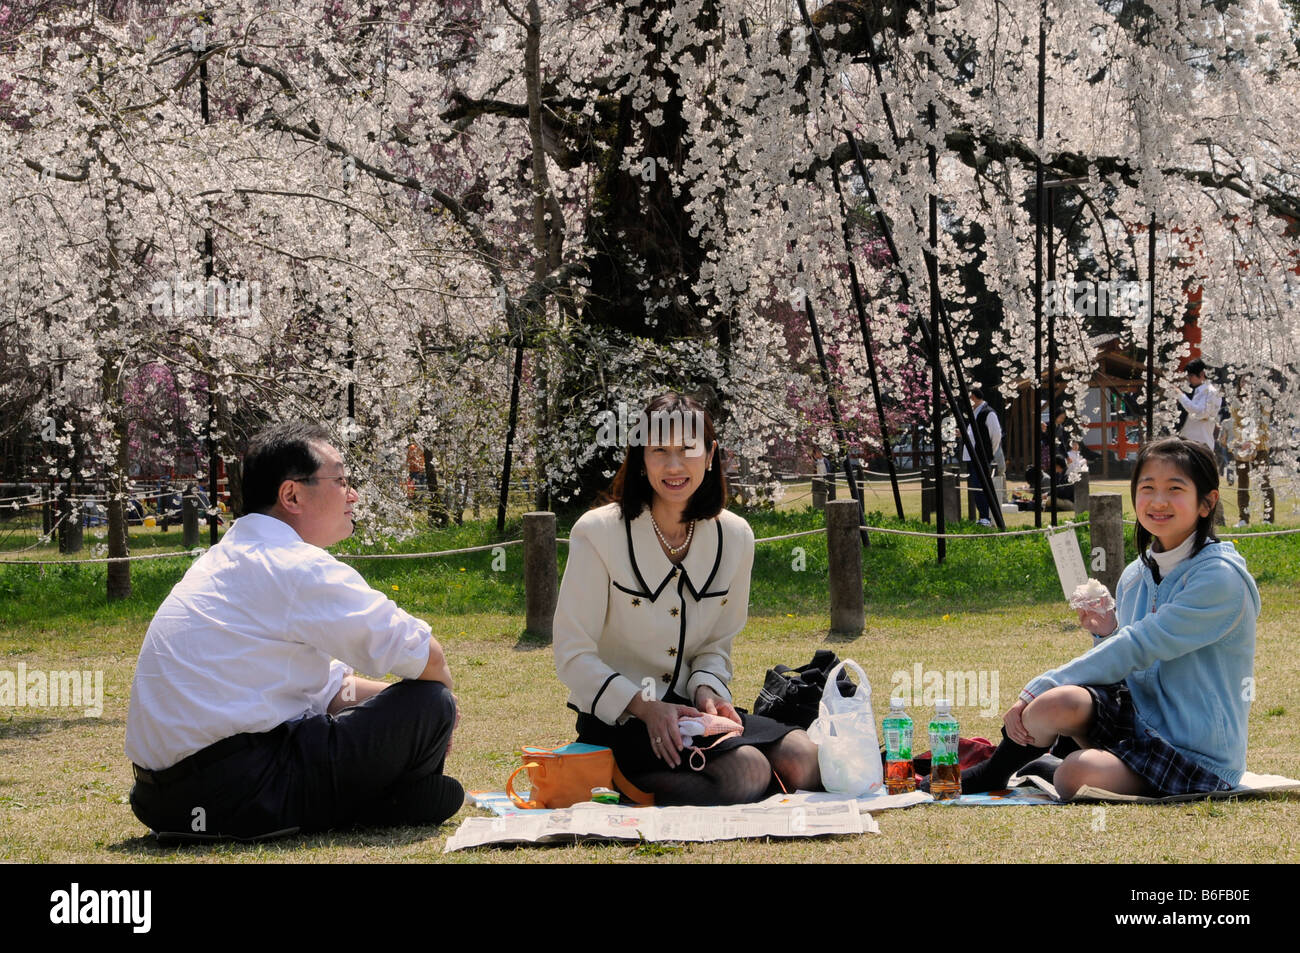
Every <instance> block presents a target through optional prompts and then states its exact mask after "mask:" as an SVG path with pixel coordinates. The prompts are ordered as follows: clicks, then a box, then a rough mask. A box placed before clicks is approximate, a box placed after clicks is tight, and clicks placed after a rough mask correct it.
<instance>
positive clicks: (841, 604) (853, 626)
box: [826, 500, 865, 635]
mask: <svg viewBox="0 0 1300 953" xmlns="http://www.w3.org/2000/svg"><path fill="white" fill-rule="evenodd" d="M826 552H827V555H828V556H829V558H830V566H829V574H828V575H829V580H828V582H829V585H830V599H831V632H832V633H833V634H836V635H861V634H862V627H863V623H864V620H865V614H864V611H863V603H862V536H861V535H860V532H859V530H858V503H857V501H856V500H831V501H828V502H827V504H826Z"/></svg>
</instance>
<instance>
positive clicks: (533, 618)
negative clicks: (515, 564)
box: [524, 513, 560, 642]
mask: <svg viewBox="0 0 1300 953" xmlns="http://www.w3.org/2000/svg"><path fill="white" fill-rule="evenodd" d="M524 595H525V602H526V604H527V607H528V608H527V622H526V623H525V626H526V629H527V631H528V632H529V633H530V634H532V635H534V636H537V637H539V638H544V639H546V640H547V641H548V642H549V641H550V640H551V635H552V630H553V628H554V625H555V605H556V602H557V601H558V600H559V595H560V581H559V564H558V562H557V559H556V551H555V514H554V513H525V514H524Z"/></svg>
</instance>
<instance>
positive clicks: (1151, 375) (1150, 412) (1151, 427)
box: [1145, 212, 1156, 443]
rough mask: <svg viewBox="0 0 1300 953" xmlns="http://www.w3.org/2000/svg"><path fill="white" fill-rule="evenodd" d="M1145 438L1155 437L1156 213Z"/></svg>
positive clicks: (1150, 236)
mask: <svg viewBox="0 0 1300 953" xmlns="http://www.w3.org/2000/svg"><path fill="white" fill-rule="evenodd" d="M1147 286H1148V287H1147V310H1148V316H1147V438H1146V440H1145V442H1146V443H1150V442H1151V441H1152V440H1154V439H1155V412H1156V213H1155V212H1152V213H1151V227H1150V229H1149V230H1148V233H1147Z"/></svg>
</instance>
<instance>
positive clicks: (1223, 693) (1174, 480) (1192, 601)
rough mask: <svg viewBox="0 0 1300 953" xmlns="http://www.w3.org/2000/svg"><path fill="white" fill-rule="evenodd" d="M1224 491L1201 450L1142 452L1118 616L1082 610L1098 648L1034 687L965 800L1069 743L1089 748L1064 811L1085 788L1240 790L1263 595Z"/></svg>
mask: <svg viewBox="0 0 1300 953" xmlns="http://www.w3.org/2000/svg"><path fill="white" fill-rule="evenodd" d="M1218 487H1219V472H1218V468H1217V467H1216V466H1215V462H1214V457H1213V455H1212V454H1211V453H1210V451H1209V450H1207V449H1206V448H1205V447H1203V446H1201V445H1200V444H1198V443H1193V442H1191V441H1187V440H1183V439H1182V438H1179V437H1170V438H1167V439H1164V440H1158V441H1156V442H1154V443H1151V444H1148V445H1147V446H1146V447H1144V448H1143V449H1142V451H1141V452H1140V453H1139V454H1138V459H1137V465H1136V467H1135V468H1134V471H1133V482H1132V495H1133V505H1134V507H1135V508H1136V510H1137V521H1138V529H1137V533H1136V541H1137V548H1138V554H1139V555H1138V558H1137V559H1136V560H1134V561H1133V562H1132V563H1130V564H1129V565H1128V567H1127V568H1126V569H1125V570H1124V573H1123V575H1122V576H1121V577H1120V580H1119V585H1118V586H1117V587H1116V593H1115V596H1116V606H1115V609H1113V610H1111V611H1109V612H1106V613H1104V614H1103V613H1098V612H1090V611H1088V610H1084V609H1080V610H1079V622H1080V624H1081V625H1082V626H1083V627H1084V628H1086V629H1088V630H1089V631H1090V632H1092V633H1093V647H1092V649H1091V650H1090V651H1088V652H1086V653H1085V654H1083V655H1081V656H1079V657H1078V658H1076V659H1074V660H1073V661H1071V662H1067V663H1066V664H1065V665H1062V666H1061V667H1060V668H1056V669H1052V670H1051V671H1048V672H1044V673H1043V674H1042V675H1039V676H1038V677H1037V678H1035V679H1033V680H1032V681H1031V682H1030V683H1029V684H1028V685H1026V686H1025V688H1024V690H1023V691H1022V692H1021V693H1020V699H1019V700H1018V701H1017V702H1016V704H1015V705H1013V706H1012V707H1011V708H1010V710H1008V711H1007V713H1006V715H1005V716H1003V721H1004V723H1005V728H1004V729H1003V734H1004V736H1005V740H1004V741H1003V742H1002V744H1001V745H999V747H998V750H997V752H995V754H994V757H993V759H991V760H990V761H988V762H985V764H983V765H979V766H977V767H976V768H973V769H971V770H970V772H968V774H969V781H970V784H969V785H968V783H967V782H968V777H967V776H966V775H964V776H963V778H962V790H963V792H966V793H974V792H976V791H988V790H994V789H997V788H1001V787H1003V786H1005V784H1006V782H1007V779H1008V778H1009V777H1010V775H1011V774H1012V773H1013V772H1014V771H1015V770H1016V769H1017V768H1019V767H1020V766H1022V765H1024V764H1026V763H1027V762H1029V761H1031V760H1033V759H1034V758H1037V757H1039V756H1040V755H1042V754H1043V753H1044V752H1045V751H1046V750H1047V749H1048V748H1049V747H1050V746H1051V745H1053V743H1054V742H1056V741H1057V740H1058V739H1060V740H1061V742H1063V743H1064V744H1063V746H1064V747H1069V748H1074V747H1075V746H1076V745H1077V749H1078V750H1073V751H1072V752H1071V753H1070V754H1069V755H1068V756H1067V757H1066V758H1065V759H1064V761H1062V762H1061V764H1060V765H1059V766H1058V767H1057V768H1056V772H1055V775H1054V777H1053V783H1054V785H1055V787H1056V789H1057V793H1058V794H1059V795H1060V797H1061V799H1062V800H1069V799H1070V798H1071V797H1073V796H1074V794H1075V792H1076V791H1078V790H1079V789H1080V788H1082V787H1083V786H1084V785H1090V786H1092V787H1095V788H1102V789H1104V790H1106V791H1112V792H1114V793H1116V794H1135V795H1144V796H1148V797H1165V796H1170V795H1177V794H1193V793H1206V792H1211V791H1218V790H1226V789H1229V788H1232V787H1235V786H1236V784H1237V783H1238V781H1240V779H1241V775H1242V773H1243V772H1244V771H1245V769H1246V720H1247V714H1248V712H1249V710H1250V701H1251V699H1252V698H1253V697H1254V680H1253V677H1252V672H1253V670H1254V662H1255V620H1256V618H1257V617H1258V615H1259V590H1258V589H1257V588H1256V586H1255V581H1254V579H1252V578H1251V576H1250V573H1249V572H1247V571H1246V562H1245V560H1244V559H1242V558H1241V556H1240V555H1238V553H1237V551H1236V549H1235V548H1234V547H1233V545H1232V544H1231V543H1221V542H1219V541H1218V540H1217V539H1215V537H1214V534H1213V529H1214V528H1213V520H1214V509H1215V505H1216V504H1217V502H1218V499H1219V490H1218ZM1067 739H1072V740H1073V744H1070V743H1069V741H1068V740H1067ZM1061 749H1062V746H1058V748H1057V749H1056V750H1057V751H1058V752H1060V751H1061Z"/></svg>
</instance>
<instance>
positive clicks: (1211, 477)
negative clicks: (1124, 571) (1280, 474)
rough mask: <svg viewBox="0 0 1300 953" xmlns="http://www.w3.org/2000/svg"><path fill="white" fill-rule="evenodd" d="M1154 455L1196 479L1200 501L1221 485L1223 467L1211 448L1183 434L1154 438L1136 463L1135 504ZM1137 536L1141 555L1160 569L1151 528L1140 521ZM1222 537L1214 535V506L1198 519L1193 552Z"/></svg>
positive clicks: (1203, 500)
mask: <svg viewBox="0 0 1300 953" xmlns="http://www.w3.org/2000/svg"><path fill="white" fill-rule="evenodd" d="M1153 459H1160V460H1167V461H1169V463H1171V464H1173V465H1174V466H1175V467H1177V468H1178V469H1179V470H1180V471H1181V472H1182V473H1183V474H1184V475H1185V476H1187V477H1188V478H1189V479H1190V480H1191V481H1192V484H1193V485H1194V486H1195V487H1196V501H1197V505H1200V504H1201V503H1208V502H1209V496H1210V493H1211V491H1215V490H1218V489H1219V468H1218V466H1217V465H1216V464H1215V462H1214V454H1212V453H1210V451H1209V449H1208V448H1206V447H1204V446H1202V445H1201V444H1199V443H1195V442H1194V441H1191V440H1184V439H1183V438H1182V437H1164V438H1162V439H1160V440H1155V441H1152V442H1151V443H1149V444H1147V445H1146V446H1145V447H1143V448H1142V449H1141V450H1139V451H1138V457H1137V464H1136V465H1135V466H1134V467H1133V481H1132V483H1131V485H1130V487H1129V492H1130V495H1131V496H1132V498H1133V505H1134V506H1137V492H1138V480H1139V479H1141V477H1142V469H1143V467H1145V466H1146V464H1147V461H1148V460H1153ZM1133 536H1134V540H1135V542H1136V543H1137V550H1138V558H1139V559H1141V560H1142V562H1143V563H1144V564H1145V565H1146V566H1147V567H1148V568H1149V569H1151V570H1152V572H1156V571H1157V569H1156V567H1155V565H1154V563H1153V561H1152V559H1151V556H1150V548H1151V539H1152V536H1151V532H1150V531H1149V530H1148V529H1147V528H1146V527H1145V526H1143V525H1142V523H1141V522H1139V523H1138V525H1137V532H1136V533H1134V534H1133ZM1218 541H1219V539H1218V537H1217V536H1215V535H1214V507H1211V508H1210V513H1209V515H1208V516H1201V517H1199V518H1198V519H1197V520H1196V532H1195V541H1194V542H1193V543H1192V555H1193V556H1195V555H1196V554H1197V553H1199V552H1200V551H1201V550H1202V549H1203V548H1204V547H1205V544H1206V543H1217V542H1218Z"/></svg>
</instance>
